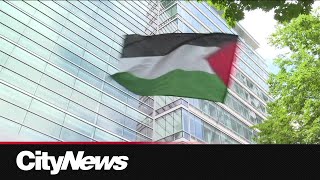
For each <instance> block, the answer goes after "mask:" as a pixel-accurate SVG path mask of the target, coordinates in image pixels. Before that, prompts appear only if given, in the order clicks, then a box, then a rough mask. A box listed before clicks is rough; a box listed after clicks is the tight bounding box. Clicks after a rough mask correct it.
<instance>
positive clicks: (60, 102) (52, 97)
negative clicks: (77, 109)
mask: <svg viewBox="0 0 320 180" xmlns="http://www.w3.org/2000/svg"><path fill="white" fill-rule="evenodd" d="M35 95H36V96H38V97H39V98H41V99H43V100H45V101H47V102H49V103H51V104H54V105H56V106H58V107H59V108H62V109H67V107H68V102H69V100H68V99H66V98H64V97H62V96H60V95H58V94H56V93H54V92H52V91H50V90H48V89H46V88H44V87H40V86H39V87H38V88H37V91H36V93H35Z"/></svg>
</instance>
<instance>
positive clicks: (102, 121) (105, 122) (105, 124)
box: [97, 116, 123, 136]
mask: <svg viewBox="0 0 320 180" xmlns="http://www.w3.org/2000/svg"><path fill="white" fill-rule="evenodd" d="M97 125H98V126H100V127H102V128H103V129H106V130H108V131H110V132H112V133H115V134H117V135H119V136H122V133H123V127H122V126H121V125H119V124H117V123H115V122H112V121H110V120H109V119H106V118H104V117H102V116H98V119H97Z"/></svg>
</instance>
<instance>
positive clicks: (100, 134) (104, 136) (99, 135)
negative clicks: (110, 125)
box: [94, 128, 123, 142]
mask: <svg viewBox="0 0 320 180" xmlns="http://www.w3.org/2000/svg"><path fill="white" fill-rule="evenodd" d="M94 139H96V140H98V141H118V142H119V141H123V140H122V139H120V138H118V137H116V136H114V135H111V134H110V133H107V132H105V131H102V130H100V129H98V128H96V131H95V133H94Z"/></svg>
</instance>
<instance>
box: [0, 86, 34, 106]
mask: <svg viewBox="0 0 320 180" xmlns="http://www.w3.org/2000/svg"><path fill="white" fill-rule="evenodd" d="M0 98H1V99H3V100H6V101H8V102H10V103H13V104H16V105H18V106H20V107H22V108H28V106H29V104H30V102H31V99H32V98H31V97H29V96H27V95H25V94H23V93H21V92H18V91H17V90H14V89H12V88H10V87H8V86H6V85H4V84H1V83H0Z"/></svg>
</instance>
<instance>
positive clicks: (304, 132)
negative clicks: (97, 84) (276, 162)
mask: <svg viewBox="0 0 320 180" xmlns="http://www.w3.org/2000/svg"><path fill="white" fill-rule="evenodd" d="M319 29H320V15H319V10H318V11H316V12H314V13H312V14H309V15H300V16H299V17H297V18H295V19H292V21H290V22H289V23H284V24H283V25H279V26H278V27H277V30H276V32H275V33H273V34H272V35H271V37H270V43H271V44H272V45H273V46H275V47H278V48H285V47H288V48H289V49H290V53H289V54H285V55H284V56H281V57H278V58H277V59H276V60H275V64H276V65H277V66H278V67H279V68H280V71H279V72H278V73H277V74H271V76H270V79H269V81H268V83H269V85H270V94H271V95H272V96H273V97H274V101H272V102H270V103H268V113H269V116H268V118H267V120H266V121H264V122H263V123H262V124H260V125H257V126H256V128H257V129H259V130H260V131H261V132H260V133H259V135H258V138H257V142H258V143H264V144H265V143H277V144H279V143H281V144H311V143H312V144H320V58H319V56H320V38H319V37H320V30H319Z"/></svg>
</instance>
